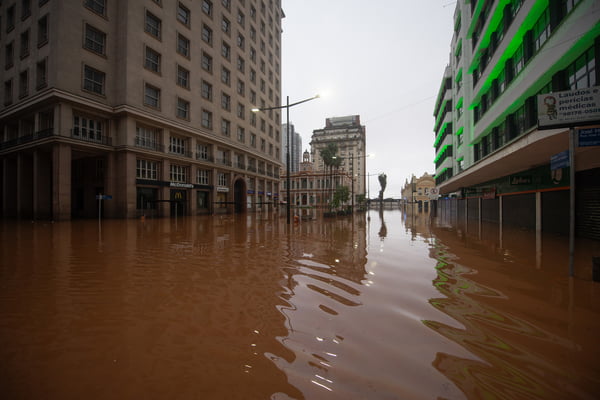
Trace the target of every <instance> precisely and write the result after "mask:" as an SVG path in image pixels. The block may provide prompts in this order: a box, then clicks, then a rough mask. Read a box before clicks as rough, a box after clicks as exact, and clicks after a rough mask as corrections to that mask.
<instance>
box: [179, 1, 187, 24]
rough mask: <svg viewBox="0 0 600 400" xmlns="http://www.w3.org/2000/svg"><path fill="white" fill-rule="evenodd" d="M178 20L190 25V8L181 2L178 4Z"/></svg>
mask: <svg viewBox="0 0 600 400" xmlns="http://www.w3.org/2000/svg"><path fill="white" fill-rule="evenodd" d="M177 21H179V22H181V23H182V24H184V25H185V26H190V10H189V9H188V8H187V7H185V6H184V5H183V4H181V3H178V4H177Z"/></svg>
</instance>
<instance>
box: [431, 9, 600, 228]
mask: <svg viewBox="0 0 600 400" xmlns="http://www.w3.org/2000/svg"><path fill="white" fill-rule="evenodd" d="M599 56H600V2H598V1H594V0H550V1H548V0H505V1H484V0H479V1H475V0H471V1H465V0H459V1H458V2H457V4H456V9H455V13H454V34H453V37H452V41H451V50H450V61H449V64H448V66H447V67H446V68H445V71H444V74H443V78H442V82H441V85H440V90H439V93H438V96H437V101H436V104H435V109H434V113H433V115H434V118H435V124H434V134H435V140H434V147H435V154H436V156H435V160H434V162H435V167H436V173H435V181H436V186H437V190H438V191H439V193H440V200H439V201H438V212H439V213H441V215H445V216H450V217H452V218H453V219H455V220H458V221H467V220H469V219H471V218H478V219H479V220H480V221H490V222H499V223H500V224H506V225H513V226H517V227H521V228H525V229H536V230H543V231H545V232H553V233H558V234H568V233H569V226H570V222H569V221H570V208H571V204H572V203H575V205H574V206H573V207H575V208H576V209H575V215H576V225H575V226H576V230H577V232H576V234H577V235H578V236H582V237H588V238H592V239H600V205H599V203H598V201H597V199H598V198H600V147H598V146H599V145H600V87H599V86H598V85H599V84H600V83H599V82H600V79H599V74H600V71H599V69H598V67H597V65H596V60H597V59H598V57H599ZM571 176H572V177H574V179H572V178H571ZM573 185H574V186H573ZM571 187H574V193H575V198H576V201H575V202H572V201H571V200H570V191H571Z"/></svg>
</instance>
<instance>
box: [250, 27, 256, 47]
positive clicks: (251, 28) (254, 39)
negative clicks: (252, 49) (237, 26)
mask: <svg viewBox="0 0 600 400" xmlns="http://www.w3.org/2000/svg"><path fill="white" fill-rule="evenodd" d="M250 39H252V41H253V42H254V43H256V29H254V27H253V26H251V27H250Z"/></svg>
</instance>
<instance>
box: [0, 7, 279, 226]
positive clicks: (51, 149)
mask: <svg viewBox="0 0 600 400" xmlns="http://www.w3.org/2000/svg"><path fill="white" fill-rule="evenodd" d="M0 15H1V21H2V24H1V25H0V29H2V32H1V34H0V44H1V47H2V51H1V52H0V63H1V65H2V66H3V67H2V69H1V72H0V81H1V83H0V84H2V87H3V91H2V100H3V101H2V103H1V104H0V171H1V173H0V181H1V184H0V209H1V213H2V216H3V217H14V216H18V217H32V218H54V219H69V218H72V217H80V216H81V217H91V216H95V215H97V213H98V203H99V202H98V200H96V198H97V196H98V195H100V194H102V195H108V196H111V197H106V201H102V202H101V204H102V207H103V210H102V215H106V216H108V217H135V216H138V215H141V214H143V213H152V214H155V215H163V216H165V215H172V214H173V213H175V212H177V213H184V214H188V215H189V214H192V215H193V214H198V213H210V212H233V211H243V210H246V209H255V208H258V207H261V206H262V205H263V204H269V203H271V202H272V199H270V198H271V197H273V198H275V197H276V196H277V194H278V192H279V170H280V167H281V161H280V158H281V152H282V144H281V118H280V115H281V113H280V110H271V111H268V112H263V113H256V114H255V113H252V112H251V109H252V108H253V107H257V106H258V107H269V106H273V105H279V104H280V101H281V96H280V85H281V19H282V18H283V16H284V15H283V12H282V10H281V1H280V0H269V1H259V0H246V1H230V0H223V1H217V0H212V1H211V0H198V1H192V0H178V1H175V0H146V1H142V0H128V1H108V0H46V1H43V0H40V1H10V2H6V1H4V2H1V3H0Z"/></svg>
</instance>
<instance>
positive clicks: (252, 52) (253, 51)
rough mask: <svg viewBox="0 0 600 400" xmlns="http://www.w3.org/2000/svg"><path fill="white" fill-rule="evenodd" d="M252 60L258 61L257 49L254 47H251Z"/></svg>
mask: <svg viewBox="0 0 600 400" xmlns="http://www.w3.org/2000/svg"><path fill="white" fill-rule="evenodd" d="M250 60H252V62H254V63H256V50H254V47H250Z"/></svg>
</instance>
